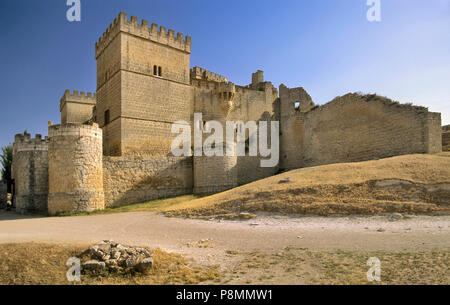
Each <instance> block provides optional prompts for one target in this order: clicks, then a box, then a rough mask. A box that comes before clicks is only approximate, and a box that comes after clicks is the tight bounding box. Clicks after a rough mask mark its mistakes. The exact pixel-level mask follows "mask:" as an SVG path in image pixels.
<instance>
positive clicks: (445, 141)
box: [442, 125, 450, 151]
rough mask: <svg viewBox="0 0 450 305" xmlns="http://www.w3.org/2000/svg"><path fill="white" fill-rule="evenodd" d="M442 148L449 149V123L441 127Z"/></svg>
mask: <svg viewBox="0 0 450 305" xmlns="http://www.w3.org/2000/svg"><path fill="white" fill-rule="evenodd" d="M442 150H443V151H450V125H446V126H444V127H442Z"/></svg>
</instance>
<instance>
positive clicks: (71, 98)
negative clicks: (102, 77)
mask: <svg viewBox="0 0 450 305" xmlns="http://www.w3.org/2000/svg"><path fill="white" fill-rule="evenodd" d="M67 102H72V103H78V104H89V105H92V106H94V105H95V104H96V103H97V97H96V96H95V93H92V92H84V91H78V90H74V91H73V93H71V92H70V90H66V91H64V95H63V96H62V97H61V99H60V101H59V110H60V111H62V109H63V108H64V105H65V104H66V103H67Z"/></svg>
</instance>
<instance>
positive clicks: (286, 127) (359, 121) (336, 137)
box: [280, 89, 441, 169]
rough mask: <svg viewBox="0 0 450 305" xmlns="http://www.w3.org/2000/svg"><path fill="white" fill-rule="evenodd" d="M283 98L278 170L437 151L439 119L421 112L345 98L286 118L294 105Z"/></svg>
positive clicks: (361, 98) (386, 102)
mask: <svg viewBox="0 0 450 305" xmlns="http://www.w3.org/2000/svg"><path fill="white" fill-rule="evenodd" d="M280 91H282V89H280ZM285 97H286V95H285V94H281V95H280V99H281V109H282V110H281V113H282V114H281V117H282V129H281V132H282V136H281V143H282V160H283V162H282V168H283V169H292V168H299V167H306V166H315V165H321V164H329V163H338V162H351V161H363V160H371V159H376V158H384V157H390V156H396V155H402V154H413V153H435V152H439V151H440V150H441V144H440V141H439V140H438V139H439V138H440V129H439V128H437V126H440V114H438V113H431V112H428V111H427V110H426V109H424V108H422V107H414V106H410V105H401V104H398V103H394V102H392V101H390V100H387V99H384V98H381V97H369V96H361V95H358V94H348V95H345V96H343V97H340V98H337V99H335V100H333V101H332V102H330V103H328V104H326V105H324V106H321V107H316V108H313V109H312V110H310V111H307V112H294V113H293V114H292V113H291V114H289V115H286V111H291V112H292V110H289V108H290V109H293V107H294V105H293V101H292V100H290V99H288V98H285Z"/></svg>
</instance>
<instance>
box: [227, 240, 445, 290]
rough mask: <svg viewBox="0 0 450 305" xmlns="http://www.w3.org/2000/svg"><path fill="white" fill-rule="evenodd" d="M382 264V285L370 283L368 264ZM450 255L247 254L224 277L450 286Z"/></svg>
mask: <svg viewBox="0 0 450 305" xmlns="http://www.w3.org/2000/svg"><path fill="white" fill-rule="evenodd" d="M371 257H377V258H378V259H379V260H380V261H381V282H369V281H368V280H367V271H368V270H369V268H370V267H368V266H367V264H366V263H367V260H368V259H369V258H371ZM449 267H450V251H428V252H383V251H376V252H367V253H366V252H352V251H335V252H316V251H309V250H308V249H304V248H285V249H283V250H282V251H281V252H278V253H261V252H252V253H247V254H246V255H245V256H244V258H243V259H242V261H241V262H240V263H239V264H238V265H237V266H236V267H235V268H234V269H232V270H231V271H230V272H228V273H227V274H225V275H224V281H223V282H224V283H226V284H288V285H290V284H327V285H367V284H382V285H383V284H389V285H401V284H405V285H418V284H447V285H448V284H450V275H449V273H448V270H449Z"/></svg>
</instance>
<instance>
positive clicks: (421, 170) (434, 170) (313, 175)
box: [164, 153, 450, 218]
mask: <svg viewBox="0 0 450 305" xmlns="http://www.w3.org/2000/svg"><path fill="white" fill-rule="evenodd" d="M449 211H450V153H441V154H437V155H405V156H398V157H392V158H387V159H380V160H373V161H365V162H355V163H340V164H331V165H323V166H317V167H310V168H302V169H297V170H293V171H289V172H286V173H283V174H281V175H277V176H273V177H270V178H267V179H263V180H259V181H256V182H253V183H250V184H247V185H244V186H241V187H238V188H235V189H232V190H229V191H226V192H223V193H220V194H215V195H212V196H208V197H203V198H197V199H193V200H188V201H185V202H181V203H177V204H174V205H171V206H170V207H167V208H166V209H164V213H165V214H166V215H167V216H185V217H200V218H202V217H205V218H210V217H226V218H233V216H235V217H239V216H240V215H241V213H243V212H250V213H252V212H277V213H288V214H302V215H350V214H366V215H373V214H378V213H393V212H399V213H418V214H429V213H436V212H439V213H448V212H449Z"/></svg>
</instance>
